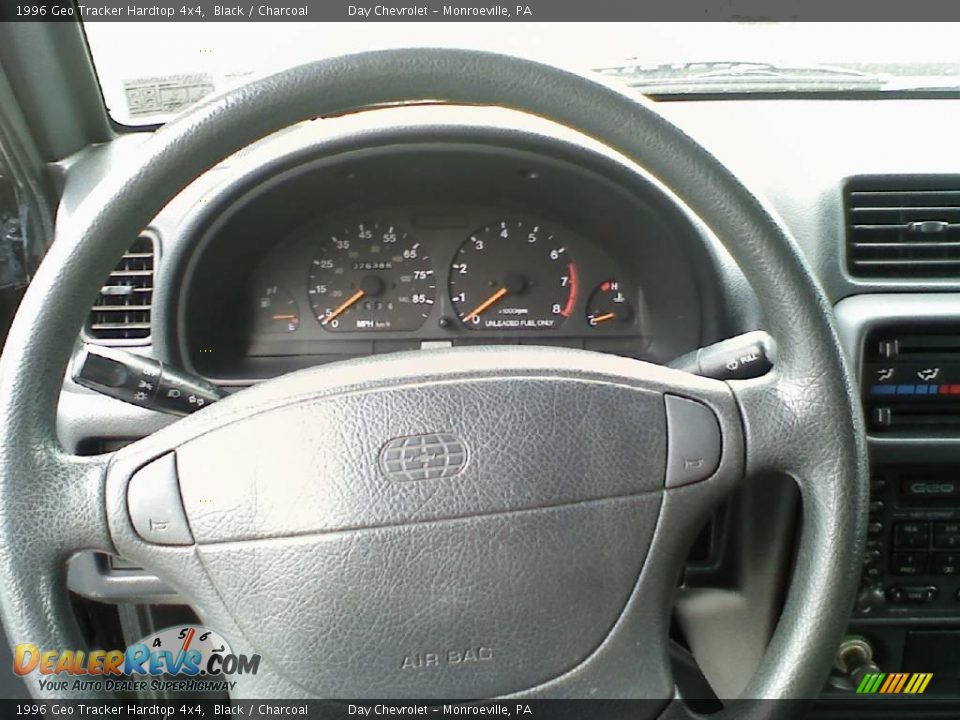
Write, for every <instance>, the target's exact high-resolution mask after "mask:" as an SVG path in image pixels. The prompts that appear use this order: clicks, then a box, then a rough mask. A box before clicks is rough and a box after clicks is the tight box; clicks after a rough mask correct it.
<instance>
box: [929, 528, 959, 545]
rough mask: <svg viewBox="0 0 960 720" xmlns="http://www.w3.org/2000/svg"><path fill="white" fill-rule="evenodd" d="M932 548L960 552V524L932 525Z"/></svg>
mask: <svg viewBox="0 0 960 720" xmlns="http://www.w3.org/2000/svg"><path fill="white" fill-rule="evenodd" d="M933 546H934V547H937V548H945V549H948V550H954V549H957V550H960V523H955V522H949V523H942V522H941V523H934V525H933Z"/></svg>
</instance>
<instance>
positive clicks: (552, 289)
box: [448, 220, 578, 330]
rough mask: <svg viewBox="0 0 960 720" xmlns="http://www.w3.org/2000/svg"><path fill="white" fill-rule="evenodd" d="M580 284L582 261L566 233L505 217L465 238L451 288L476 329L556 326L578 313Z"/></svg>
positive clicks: (453, 269) (459, 311)
mask: <svg viewBox="0 0 960 720" xmlns="http://www.w3.org/2000/svg"><path fill="white" fill-rule="evenodd" d="M577 284H578V283H577V266H576V263H574V261H573V258H571V257H570V253H569V252H568V251H567V247H566V244H565V243H564V241H563V237H562V234H561V233H560V232H553V231H551V230H549V229H548V228H546V227H545V226H543V225H540V224H538V223H532V222H523V221H519V220H503V221H500V222H497V223H493V224H491V225H487V226H485V227H482V228H480V229H479V230H477V231H476V232H475V233H473V234H472V235H470V237H468V238H467V239H466V240H465V241H464V242H463V244H462V245H461V246H460V249H459V250H458V251H457V254H456V256H455V257H454V259H453V264H452V265H451V267H450V280H449V283H448V287H449V291H450V300H451V302H452V303H453V306H454V309H455V310H456V312H457V315H458V316H459V317H460V320H461V321H462V322H463V324H464V326H466V327H467V328H470V329H471V330H550V329H553V328H558V327H560V325H561V324H562V323H563V321H564V320H566V319H567V318H568V317H570V315H571V314H572V313H573V308H574V305H575V304H576V300H577Z"/></svg>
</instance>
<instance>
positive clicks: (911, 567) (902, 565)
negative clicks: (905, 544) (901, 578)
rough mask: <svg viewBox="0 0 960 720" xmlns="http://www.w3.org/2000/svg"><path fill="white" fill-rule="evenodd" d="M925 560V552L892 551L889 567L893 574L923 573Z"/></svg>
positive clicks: (925, 564) (925, 570) (925, 568)
mask: <svg viewBox="0 0 960 720" xmlns="http://www.w3.org/2000/svg"><path fill="white" fill-rule="evenodd" d="M927 562H928V558H927V554H926V553H894V554H893V560H892V562H891V564H890V565H891V567H890V569H891V571H892V572H893V574H894V575H911V576H913V575H923V574H925V573H926V572H927Z"/></svg>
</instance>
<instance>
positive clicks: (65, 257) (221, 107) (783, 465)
mask: <svg viewBox="0 0 960 720" xmlns="http://www.w3.org/2000/svg"><path fill="white" fill-rule="evenodd" d="M425 100H432V101H438V102H446V103H461V104H483V105H498V106H503V107H507V108H511V109H514V110H518V111H521V112H526V113H529V114H533V115H538V116H541V117H544V118H546V119H549V120H552V121H555V122H560V123H562V124H564V125H567V126H569V127H570V128H572V129H574V130H576V131H578V132H580V133H582V134H584V135H587V136H590V137H592V138H594V139H595V140H598V141H599V142H601V143H603V144H605V145H607V146H608V147H610V148H612V149H613V150H615V151H617V152H619V153H621V154H622V155H623V156H625V157H626V158H628V159H629V160H631V161H633V162H635V163H636V164H638V165H639V166H641V167H643V168H644V169H645V170H646V171H648V172H650V173H651V174H652V175H654V176H655V177H656V178H658V179H659V180H660V181H661V182H662V183H663V184H664V185H665V186H666V187H667V188H669V189H670V190H671V191H672V192H673V193H674V194H675V195H676V196H677V197H678V198H680V199H681V200H682V201H683V202H684V203H686V205H687V206H688V207H689V208H690V210H691V211H692V212H693V213H695V214H696V215H697V216H698V217H699V218H700V219H701V220H702V221H703V222H704V223H705V224H706V225H707V226H708V227H709V228H710V229H711V230H712V231H713V232H714V233H715V235H716V236H717V237H718V238H719V239H720V240H721V242H722V243H723V244H724V245H725V246H726V248H727V249H728V251H729V252H730V254H731V255H732V256H733V258H734V260H735V261H736V262H737V263H738V264H739V265H740V267H741V269H742V270H743V272H744V274H745V275H746V277H747V279H748V280H749V282H750V283H751V285H752V286H753V288H754V290H755V292H756V294H757V296H758V298H760V300H761V302H762V303H763V304H764V309H765V318H766V322H767V326H768V328H767V329H768V330H769V332H770V333H771V334H772V335H773V336H774V337H775V338H776V340H777V343H778V351H779V354H778V362H777V367H776V369H775V371H774V372H773V373H772V374H771V375H770V376H768V377H767V378H764V379H761V380H757V381H742V382H737V383H731V384H730V386H731V388H732V391H733V393H734V396H735V398H736V403H737V406H738V408H739V412H740V414H741V419H742V423H743V429H744V435H745V442H746V445H747V447H746V448H745V457H746V461H745V462H746V468H745V471H746V474H749V475H756V474H760V473H765V472H788V473H789V474H791V475H792V476H793V477H794V480H795V481H796V482H797V483H798V485H799V487H800V489H801V496H802V501H803V508H804V514H803V521H802V530H801V541H800V551H799V554H798V561H797V566H796V569H795V572H794V576H793V580H792V582H791V586H790V590H789V592H788V596H787V599H786V605H785V608H784V611H783V615H782V617H781V620H780V622H779V624H778V626H777V629H776V631H775V634H774V637H773V639H772V641H771V643H770V646H769V648H768V650H767V653H766V655H765V656H764V659H763V662H762V663H761V666H760V668H759V669H758V671H757V673H756V674H755V675H754V677H753V678H752V680H751V681H750V683H749V684H748V686H747V688H746V689H745V690H744V693H743V697H746V698H811V697H815V696H816V695H817V693H818V691H819V689H820V687H821V685H822V682H823V679H824V677H825V674H826V672H827V669H828V667H829V663H830V658H831V656H832V653H833V650H834V648H835V646H836V642H837V640H838V639H839V637H840V635H841V633H842V631H843V629H844V627H845V623H846V621H847V619H848V617H849V610H850V607H851V605H852V602H853V595H854V593H855V590H856V586H857V577H858V575H859V570H860V557H861V555H862V549H863V542H864V536H865V525H866V516H867V506H868V489H867V472H866V448H865V433H864V430H863V421H862V417H861V411H860V408H859V402H858V399H857V394H856V391H855V389H854V388H855V384H854V381H853V377H852V375H851V373H850V370H849V368H848V367H847V364H846V361H845V359H844V356H843V353H842V350H841V348H840V345H839V342H838V340H837V337H836V333H835V331H834V328H833V324H832V320H831V314H830V308H829V306H828V303H827V301H826V299H825V297H824V295H823V293H822V292H821V291H820V289H819V287H818V284H817V282H816V280H815V279H814V278H813V276H812V275H811V273H810V272H809V269H808V267H807V265H806V264H805V262H804V260H803V259H802V257H801V255H800V253H799V251H798V249H797V247H796V245H795V243H794V242H793V241H792V240H791V239H790V237H789V235H788V233H787V232H786V230H785V229H784V228H783V227H782V226H781V225H780V224H779V223H778V222H777V221H776V220H775V219H774V218H773V216H772V215H771V213H770V212H769V211H768V210H767V209H766V208H765V207H764V205H763V204H762V203H761V202H760V201H759V200H758V199H757V198H756V197H754V196H753V195H752V194H751V193H750V192H749V191H748V190H747V189H746V188H744V187H743V186H742V185H741V184H740V182H739V181H738V180H737V179H736V178H735V177H734V176H733V175H732V174H731V173H730V172H729V171H728V170H727V169H726V168H725V167H724V166H723V165H721V164H720V163H719V162H718V161H717V160H716V159H714V158H713V157H712V156H711V155H710V154H709V153H708V152H707V151H706V150H704V149H703V148H701V147H700V146H699V145H698V144H697V143H696V142H695V141H693V140H692V139H691V138H689V137H688V136H687V135H685V134H684V133H683V132H682V131H680V130H679V129H677V128H676V127H675V126H673V125H672V124H670V123H669V122H668V121H667V120H665V119H664V118H663V117H662V116H661V115H660V114H659V113H658V112H657V111H656V110H655V109H654V107H653V106H652V104H650V103H649V102H647V101H645V100H643V99H641V98H638V97H637V96H634V95H632V94H629V93H627V92H624V91H622V90H620V89H617V88H614V87H611V86H608V85H605V84H603V83H601V82H599V81H597V80H595V79H591V78H586V77H583V76H580V75H577V74H574V73H570V72H566V71H563V70H559V69H557V68H554V67H550V66H545V65H541V64H538V63H534V62H530V61H526V60H520V59H517V58H511V57H506V56H500V55H494V54H489V53H482V52H474V51H464V50H440V49H430V50H419V49H416V50H414V49H411V50H390V51H379V52H370V53H362V54H358V55H352V56H347V57H341V58H334V59H329V60H322V61H319V62H316V63H312V64H309V65H305V66H301V67H298V68H293V69H291V70H288V71H285V72H282V73H279V74H277V75H274V76H271V77H268V78H266V79H263V80H260V81H258V82H255V83H252V84H250V85H247V86H244V87H242V88H239V89H237V90H235V91H232V92H230V93H227V94H225V95H221V96H218V97H216V98H213V99H211V100H208V101H206V102H204V103H202V104H201V105H199V106H197V107H195V108H194V109H192V110H191V111H189V112H188V113H186V114H185V115H184V116H182V117H181V118H179V119H177V120H175V121H173V122H171V123H170V124H168V125H167V126H165V127H163V128H161V129H160V130H159V131H157V132H156V133H155V135H154V136H153V137H152V138H150V139H149V140H148V141H146V142H145V143H144V144H143V146H142V148H141V149H140V151H139V152H135V153H133V154H132V155H131V158H130V160H131V162H130V164H129V165H126V166H124V167H123V168H121V169H119V170H118V171H117V172H115V173H113V174H112V175H111V176H110V177H108V178H106V179H105V180H104V181H103V182H102V183H101V184H100V185H98V186H97V187H96V188H95V189H94V190H93V191H92V192H91V193H90V195H89V196H88V197H87V198H86V199H85V201H84V202H83V203H82V205H81V206H80V207H79V208H78V209H77V211H76V212H75V213H74V214H73V215H72V216H71V217H70V219H69V221H68V223H67V224H65V225H62V226H60V227H58V237H57V241H56V242H55V243H54V245H53V247H52V248H51V250H50V252H49V254H48V256H47V258H46V259H45V260H44V262H43V264H42V266H41V268H40V270H39V271H38V273H37V275H36V276H35V278H34V280H33V282H32V283H31V286H30V287H29V289H28V291H27V293H26V295H25V297H24V299H23V302H22V304H21V306H20V310H19V312H18V314H17V316H16V318H15V320H14V323H13V325H12V327H11V330H10V334H9V336H8V340H7V343H6V347H5V349H4V352H3V356H2V359H0V417H4V418H6V422H5V423H4V424H2V426H0V548H3V549H2V550H0V609H2V618H3V622H4V625H5V626H6V628H7V631H8V634H9V636H10V637H11V638H12V640H13V641H15V642H16V641H29V642H35V643H36V644H38V645H41V646H45V647H79V646H81V645H82V643H81V642H80V640H79V636H78V633H77V630H76V627H75V624H74V623H73V621H72V619H71V614H70V612H69V604H68V600H67V593H66V587H65V572H64V571H63V570H62V568H61V570H60V571H57V570H56V569H55V568H56V566H57V565H60V566H62V565H63V563H64V561H65V560H66V558H67V557H68V556H69V555H70V554H71V553H73V552H75V551H76V550H79V549H84V548H93V549H102V550H106V551H109V550H111V549H113V548H114V541H115V539H116V538H114V537H111V535H112V532H113V531H112V527H113V526H112V525H111V523H112V522H113V520H112V519H108V518H107V511H106V510H105V509H104V508H105V505H104V498H105V495H108V494H109V488H108V487H107V475H108V462H107V460H108V459H105V458H75V457H72V456H69V455H68V454H67V453H65V452H64V451H63V449H62V448H60V446H59V444H58V441H57V438H56V420H55V418H56V406H57V401H58V397H59V393H60V389H61V384H62V379H63V374H64V370H65V368H66V365H67V363H68V361H69V358H70V355H71V351H72V348H73V346H74V340H75V338H76V337H77V334H78V332H79V329H80V328H81V326H82V323H83V322H84V319H85V316H86V314H87V310H88V308H89V307H90V305H91V303H92V301H93V298H94V297H95V294H96V291H97V289H98V287H99V279H100V278H102V277H104V276H106V274H107V273H108V272H109V271H110V269H111V267H112V264H113V263H114V262H115V259H116V257H117V256H119V254H120V253H121V252H123V250H124V249H125V246H126V244H127V240H128V238H131V237H135V236H136V235H137V233H138V232H139V231H140V230H141V229H142V227H144V225H146V224H147V223H148V222H149V220H150V218H152V217H153V216H154V215H155V214H156V213H157V212H158V211H159V210H160V209H161V208H162V207H163V205H164V204H166V202H167V201H169V200H170V199H171V198H172V197H173V196H174V195H176V194H177V193H178V192H179V191H180V190H181V189H182V188H183V187H185V186H186V185H187V184H188V183H189V182H190V181H192V180H193V179H194V178H195V177H197V176H198V175H199V174H200V173H202V172H203V171H205V170H207V169H209V168H210V167H212V166H213V165H215V164H216V163H217V162H219V161H220V160H222V159H223V158H225V157H227V156H229V155H230V154H232V153H233V152H235V151H237V150H240V149H242V148H243V147H245V146H247V145H249V144H250V143H251V142H253V141H255V140H258V139H260V138H262V137H264V136H266V135H268V134H270V133H271V132H274V131H277V130H280V129H282V128H284V127H287V126H289V125H291V124H293V123H296V122H299V121H302V120H306V119H310V118H314V117H317V116H324V115H333V114H342V113H347V112H350V111H354V110H362V109H364V108H367V107H370V106H377V105H383V104H389V103H403V102H416V101H425ZM131 209H132V210H131ZM178 424H179V423H178ZM107 506H108V507H109V498H108V502H107ZM33 689H34V691H35V690H36V688H35V687H34V688H33Z"/></svg>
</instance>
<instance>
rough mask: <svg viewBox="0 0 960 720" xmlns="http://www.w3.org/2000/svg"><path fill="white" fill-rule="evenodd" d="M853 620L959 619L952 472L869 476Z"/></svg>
mask: <svg viewBox="0 0 960 720" xmlns="http://www.w3.org/2000/svg"><path fill="white" fill-rule="evenodd" d="M870 491H871V497H870V499H871V502H870V524H869V526H868V535H867V547H866V551H865V553H864V558H863V575H862V582H861V588H860V595H859V597H858V599H857V604H856V608H855V611H854V612H855V615H857V616H860V617H865V616H870V617H876V616H880V617H897V616H903V617H909V616H916V615H918V614H923V615H926V614H943V615H947V614H952V615H957V614H958V613H960V469H958V468H957V466H952V465H950V466H947V465H919V466H917V465H914V466H892V467H880V468H875V469H874V471H873V473H872V476H871V482H870Z"/></svg>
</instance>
